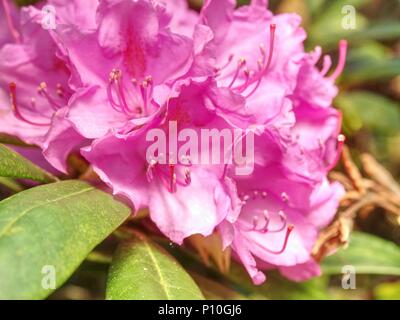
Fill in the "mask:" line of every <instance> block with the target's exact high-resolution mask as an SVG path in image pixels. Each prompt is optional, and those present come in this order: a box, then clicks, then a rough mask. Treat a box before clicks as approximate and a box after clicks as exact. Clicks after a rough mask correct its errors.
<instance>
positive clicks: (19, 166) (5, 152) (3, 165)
mask: <svg viewBox="0 0 400 320" xmlns="http://www.w3.org/2000/svg"><path fill="white" fill-rule="evenodd" d="M0 177H9V178H19V179H30V180H35V181H39V182H45V183H46V182H54V181H56V180H57V178H55V177H53V176H52V175H51V174H50V173H48V172H46V171H45V170H43V169H41V168H40V167H38V166H37V165H35V164H33V163H32V162H30V161H29V160H27V159H25V158H24V157H22V156H21V155H20V154H19V153H17V152H15V151H13V150H11V149H9V148H7V147H6V146H4V145H2V144H0Z"/></svg>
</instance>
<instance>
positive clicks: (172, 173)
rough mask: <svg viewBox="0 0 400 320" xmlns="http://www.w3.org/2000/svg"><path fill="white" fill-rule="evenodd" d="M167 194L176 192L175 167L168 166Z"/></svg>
mask: <svg viewBox="0 0 400 320" xmlns="http://www.w3.org/2000/svg"><path fill="white" fill-rule="evenodd" d="M169 175H170V177H169V192H171V193H175V192H176V174H175V165H174V164H172V163H171V164H170V165H169Z"/></svg>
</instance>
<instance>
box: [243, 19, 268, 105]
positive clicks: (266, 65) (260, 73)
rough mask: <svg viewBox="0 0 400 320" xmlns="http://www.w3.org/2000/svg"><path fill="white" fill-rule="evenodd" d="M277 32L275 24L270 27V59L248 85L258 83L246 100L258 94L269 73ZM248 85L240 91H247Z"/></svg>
mask: <svg viewBox="0 0 400 320" xmlns="http://www.w3.org/2000/svg"><path fill="white" fill-rule="evenodd" d="M275 30H276V25H275V24H271V25H270V37H269V52H268V59H267V63H266V64H265V65H264V67H263V68H262V69H261V70H260V71H259V72H258V74H257V76H256V77H254V78H253V79H252V80H251V81H250V83H249V84H248V85H251V84H253V83H255V82H257V84H256V85H255V87H254V88H253V89H252V90H251V92H250V93H248V94H247V95H246V98H248V97H250V96H251V95H252V94H253V93H254V92H256V90H257V89H258V87H259V86H260V84H261V81H262V78H263V76H264V75H265V73H266V72H267V71H268V69H269V67H270V65H271V62H272V57H273V52H274V47H275ZM248 85H247V86H246V87H242V88H241V89H239V90H240V91H244V90H245V89H247V87H248Z"/></svg>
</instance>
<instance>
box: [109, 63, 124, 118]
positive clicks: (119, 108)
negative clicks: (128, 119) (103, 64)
mask: <svg viewBox="0 0 400 320" xmlns="http://www.w3.org/2000/svg"><path fill="white" fill-rule="evenodd" d="M117 77H118V72H117V70H116V69H113V70H112V71H111V72H110V75H109V81H108V85H107V97H108V100H109V101H110V104H111V107H112V108H113V109H114V110H115V111H118V112H123V108H122V106H121V105H120V104H119V103H117V102H116V101H115V99H114V95H113V90H112V86H113V85H114V83H115V81H116V80H117Z"/></svg>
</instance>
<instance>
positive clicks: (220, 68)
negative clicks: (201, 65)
mask: <svg viewBox="0 0 400 320" xmlns="http://www.w3.org/2000/svg"><path fill="white" fill-rule="evenodd" d="M232 60H233V54H230V55H229V57H228V61H227V62H226V63H225V64H224V65H223V66H222V67H216V68H215V69H214V71H215V73H219V72H220V71H222V70H224V69H226V68H227V67H228V66H229V65H230V64H231V62H232Z"/></svg>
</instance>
